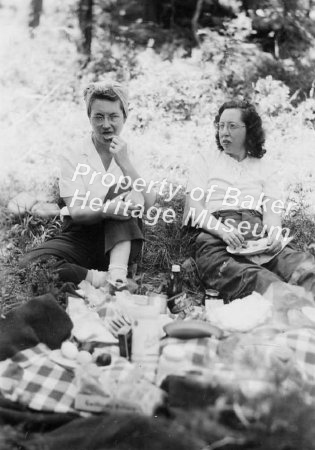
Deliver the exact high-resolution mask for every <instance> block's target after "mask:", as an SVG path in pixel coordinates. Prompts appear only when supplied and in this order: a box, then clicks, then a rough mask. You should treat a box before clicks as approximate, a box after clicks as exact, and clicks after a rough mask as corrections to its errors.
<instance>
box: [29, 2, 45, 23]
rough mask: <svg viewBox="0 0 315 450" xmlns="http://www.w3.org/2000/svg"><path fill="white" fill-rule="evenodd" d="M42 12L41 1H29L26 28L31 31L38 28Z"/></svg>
mask: <svg viewBox="0 0 315 450" xmlns="http://www.w3.org/2000/svg"><path fill="white" fill-rule="evenodd" d="M42 10H43V0H31V3H30V10H29V18H28V26H29V27H30V28H32V29H34V28H36V27H38V25H39V22H40V16H41V13H42Z"/></svg>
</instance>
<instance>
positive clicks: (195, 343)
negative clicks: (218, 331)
mask: <svg viewBox="0 0 315 450" xmlns="http://www.w3.org/2000/svg"><path fill="white" fill-rule="evenodd" d="M168 345H177V346H178V347H179V348H181V349H183V350H184V351H185V357H186V360H187V361H188V362H189V363H191V365H192V366H196V367H207V366H209V364H210V362H211V360H213V358H214V357H215V356H216V352H217V347H218V340H217V339H216V338H214V337H209V338H198V339H187V340H186V339H177V338H172V337H168V338H165V339H162V340H161V342H160V353H162V351H163V349H164V347H166V346H168Z"/></svg>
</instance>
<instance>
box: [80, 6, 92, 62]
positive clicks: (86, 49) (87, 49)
mask: <svg viewBox="0 0 315 450" xmlns="http://www.w3.org/2000/svg"><path fill="white" fill-rule="evenodd" d="M78 18H79V26H80V30H81V36H82V37H81V42H80V44H79V50H80V51H81V53H83V54H84V55H86V56H87V57H88V58H89V57H90V55H91V45H92V29H93V23H92V22H93V0H79V8H78Z"/></svg>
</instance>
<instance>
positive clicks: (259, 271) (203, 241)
mask: <svg viewBox="0 0 315 450" xmlns="http://www.w3.org/2000/svg"><path fill="white" fill-rule="evenodd" d="M238 214H239V215H240V217H237V214H236V215H235V214H234V215H233V217H234V218H235V220H236V224H237V223H239V222H240V221H242V220H244V217H243V218H242V213H238ZM223 216H224V219H223V222H224V220H225V219H226V218H227V217H231V215H229V214H228V213H223ZM216 217H217V218H219V217H220V213H217V214H216ZM221 217H222V216H221ZM247 220H249V222H250V223H251V219H250V216H248V215H247ZM259 221H260V222H261V217H260V218H259V215H258V214H253V222H252V223H259ZM249 238H250V239H251V238H252V236H251V235H249ZM195 246H196V247H195V248H196V263H197V267H198V270H199V274H200V278H201V281H202V283H203V285H204V287H205V288H213V289H216V290H218V291H219V292H220V295H221V296H222V298H224V299H226V300H227V301H231V300H235V299H236V298H241V297H244V296H246V295H249V294H250V293H252V292H253V291H256V292H259V293H260V294H264V293H265V292H266V290H267V289H268V287H269V286H270V284H271V283H274V282H279V281H282V282H288V283H291V284H296V285H299V286H302V287H304V288H305V289H306V290H307V291H311V292H312V294H313V297H314V299H315V259H314V257H313V256H312V255H311V254H310V253H307V252H301V251H297V250H295V249H294V247H293V246H292V245H291V244H289V245H287V246H286V247H285V248H284V249H283V250H282V252H281V253H279V254H278V255H277V256H275V257H274V258H273V259H272V260H271V261H269V262H268V263H266V264H263V265H258V264H255V263H253V262H251V261H250V260H249V259H247V258H246V257H244V256H235V255H231V254H230V253H228V252H227V250H226V244H225V242H223V241H222V239H220V238H218V237H216V236H214V235H212V234H210V233H205V232H201V233H199V235H198V236H197V238H196V242H195Z"/></svg>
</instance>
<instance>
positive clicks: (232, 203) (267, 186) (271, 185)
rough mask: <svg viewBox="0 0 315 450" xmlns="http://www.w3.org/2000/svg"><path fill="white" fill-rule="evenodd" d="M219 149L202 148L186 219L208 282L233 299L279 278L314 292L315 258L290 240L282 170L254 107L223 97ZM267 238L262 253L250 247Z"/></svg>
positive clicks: (194, 169) (217, 119)
mask: <svg viewBox="0 0 315 450" xmlns="http://www.w3.org/2000/svg"><path fill="white" fill-rule="evenodd" d="M214 124H215V127H216V142H217V147H218V150H216V151H214V152H213V155H211V158H209V154H208V155H207V154H202V153H199V154H197V156H196V158H195V161H194V163H193V164H192V170H191V173H190V179H189V183H188V188H187V201H186V208H185V213H184V223H185V225H190V226H193V227H196V229H197V236H196V241H195V245H196V247H195V248H196V263H197V267H198V270H199V274H200V277H201V280H202V282H203V284H204V286H205V287H206V288H213V289H216V290H218V291H219V292H220V295H221V296H222V297H223V298H224V299H226V300H228V301H231V300H234V299H236V298H240V297H244V296H246V295H248V294H250V293H252V292H253V291H256V292H259V293H260V294H263V293H264V292H265V291H266V290H267V288H268V287H269V285H270V284H271V283H274V282H281V281H285V282H289V283H293V284H298V285H301V286H303V287H304V288H305V289H306V290H308V291H312V293H313V296H314V297H315V261H314V258H313V256H312V255H311V254H308V253H304V252H299V251H296V250H295V249H294V247H293V246H292V245H291V244H290V243H289V242H290V239H285V238H284V236H283V231H284V230H283V229H282V227H281V214H282V212H283V209H284V203H283V202H282V201H281V200H279V197H280V193H279V190H278V182H277V171H276V168H275V167H273V165H272V164H271V163H270V162H269V161H268V160H266V159H265V158H263V156H264V154H265V153H266V150H265V149H264V143H265V134H264V130H263V128H262V121H261V118H260V116H259V114H258V113H257V111H256V109H255V107H254V106H253V105H251V104H250V103H248V102H246V101H231V102H226V103H224V104H223V105H222V106H221V107H220V109H219V111H218V114H217V115H216V117H215V121H214ZM262 242H264V244H265V247H264V251H263V253H262V254H260V255H255V256H254V255H253V254H251V251H250V249H246V247H247V246H248V245H249V244H251V245H253V249H254V250H253V251H252V253H255V246H256V248H258V247H257V246H258V245H260V244H262Z"/></svg>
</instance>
